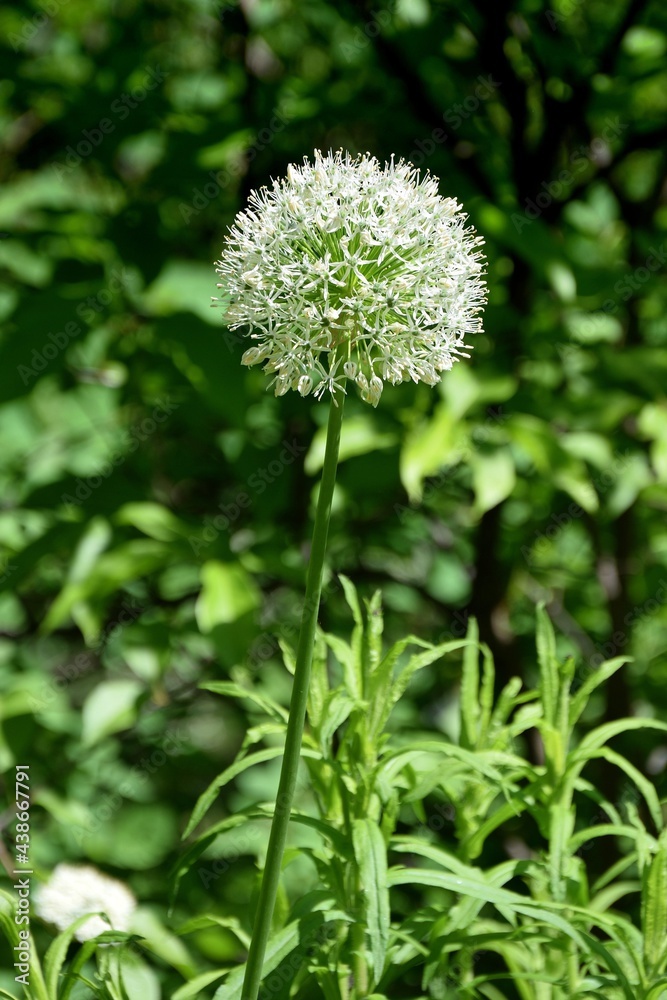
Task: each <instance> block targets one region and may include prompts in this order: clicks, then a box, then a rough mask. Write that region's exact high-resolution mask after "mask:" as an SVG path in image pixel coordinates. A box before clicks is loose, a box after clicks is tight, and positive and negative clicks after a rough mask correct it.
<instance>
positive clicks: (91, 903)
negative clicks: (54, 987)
mask: <svg viewBox="0 0 667 1000" xmlns="http://www.w3.org/2000/svg"><path fill="white" fill-rule="evenodd" d="M136 906H137V901H136V899H135V898H134V896H133V895H132V893H131V892H130V890H129V889H128V888H127V887H126V886H125V885H123V883H122V882H119V881H118V880H117V879H115V878H110V877H109V876H108V875H104V874H102V872H100V871H98V870H97V868H93V867H91V866H90V865H67V864H61V865H56V867H55V868H54V869H53V872H52V874H51V878H50V879H49V881H48V883H47V885H44V886H40V887H39V890H38V892H37V893H36V897H35V911H36V913H37V915H38V916H40V917H41V918H42V920H45V921H47V923H50V924H55V925H56V927H57V928H58V930H59V931H64V930H66V929H67V928H68V927H69V926H70V925H71V924H73V923H74V921H75V920H78V919H79V917H83V916H85V914H86V913H93V914H99V913H100V912H103V913H105V914H106V916H107V918H108V919H107V920H105V919H104V918H103V917H101V916H91V918H90V920H87V921H86V922H85V924H82V925H81V927H79V929H78V930H77V931H76V937H77V939H78V940H79V941H88V940H90V938H94V937H97V936H98V934H102V933H103V932H104V931H108V930H110V929H111V928H113V929H114V930H117V931H127V930H129V929H130V922H131V920H132V914H133V913H134V911H135V909H136Z"/></svg>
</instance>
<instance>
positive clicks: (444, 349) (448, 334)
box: [214, 151, 486, 406]
mask: <svg viewBox="0 0 667 1000" xmlns="http://www.w3.org/2000/svg"><path fill="white" fill-rule="evenodd" d="M466 219H467V216H466V215H465V214H464V213H463V211H462V209H461V206H460V205H459V204H458V203H457V202H456V201H455V200H454V199H453V198H442V197H440V195H439V194H438V181H437V179H436V178H435V177H432V176H430V175H429V174H426V175H425V176H423V177H422V176H421V175H420V173H419V171H417V170H416V169H415V168H414V167H413V166H412V165H411V164H409V163H405V162H404V161H403V160H401V161H400V162H398V163H397V162H395V161H394V159H393V158H392V160H391V163H385V165H384V167H381V166H380V164H379V162H378V161H377V159H375V157H372V156H370V155H369V154H364V155H362V156H358V157H355V158H352V157H350V155H349V154H345V155H343V154H342V153H340V152H338V153H335V154H332V153H329V154H328V155H327V156H322V154H321V153H320V152H319V151H316V153H315V162H314V163H310V162H309V161H308V160H307V159H304V164H303V166H302V167H296V166H293V165H290V166H289V167H288V168H287V177H286V178H285V179H282V180H277V181H274V182H273V186H272V187H271V188H262V189H261V190H259V191H255V192H253V193H252V194H251V196H250V199H249V207H248V208H247V209H245V211H243V212H240V213H239V215H238V216H237V218H236V220H235V222H234V225H233V226H232V228H231V230H230V232H229V234H228V236H227V237H226V240H225V245H224V248H223V252H222V256H221V259H220V260H219V261H218V262H217V263H216V271H217V273H218V275H219V277H220V282H219V284H218V288H220V289H222V292H221V295H220V297H219V298H217V299H214V303H217V302H220V303H221V304H222V305H223V307H224V308H225V310H226V312H225V321H226V323H227V325H228V326H229V327H230V329H237V328H245V329H246V330H247V331H248V333H249V336H250V338H251V339H252V340H253V341H254V344H253V346H251V347H249V349H248V350H247V351H246V352H245V354H244V355H243V358H242V361H243V363H244V364H246V365H255V364H259V363H261V362H264V370H265V371H266V372H268V373H270V374H272V375H273V379H272V383H271V384H272V385H273V386H274V387H275V393H276V395H277V396H281V395H283V394H284V393H285V392H287V391H288V390H289V389H296V390H297V391H298V392H299V393H301V395H302V396H307V395H308V394H309V393H310V392H313V393H314V394H315V396H317V397H320V396H322V395H323V394H324V393H325V392H326V391H329V392H331V393H332V394H333V395H334V399H335V394H336V393H337V392H338V391H343V392H344V391H345V384H346V381H347V380H348V379H350V380H354V381H355V382H356V384H357V386H358V387H359V390H360V392H361V396H362V398H363V399H364V400H365V401H366V402H369V403H371V404H373V406H376V405H377V403H378V401H379V399H380V394H381V392H382V389H383V386H384V384H385V382H391V383H392V384H396V383H398V382H403V381H407V380H409V379H412V380H413V381H414V382H426V383H427V384H428V385H435V384H436V383H437V382H438V381H439V380H440V377H441V373H442V372H444V371H448V370H449V369H450V368H451V367H452V364H453V362H454V361H456V360H458V358H459V357H460V356H461V355H463V356H466V357H467V355H466V354H465V350H464V349H465V348H466V347H467V346H469V345H467V344H466V343H465V338H466V336H467V335H468V334H472V333H477V332H479V331H480V330H481V317H480V313H481V311H482V309H483V307H484V304H485V302H486V285H485V282H484V279H483V268H484V261H483V257H482V253H481V251H480V249H479V247H480V245H481V244H482V243H483V240H482V239H481V238H480V237H478V236H476V235H475V232H474V230H473V229H472V228H471V227H466Z"/></svg>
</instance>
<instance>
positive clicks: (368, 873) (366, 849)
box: [352, 819, 390, 983]
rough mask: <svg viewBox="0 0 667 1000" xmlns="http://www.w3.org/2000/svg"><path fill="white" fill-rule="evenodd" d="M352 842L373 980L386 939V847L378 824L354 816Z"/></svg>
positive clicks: (381, 965)
mask: <svg viewBox="0 0 667 1000" xmlns="http://www.w3.org/2000/svg"><path fill="white" fill-rule="evenodd" d="M352 842H353V844H354V854H355V858H356V861H357V867H358V872H359V888H360V890H361V892H362V900H363V908H364V919H365V923H366V933H367V934H368V938H369V940H370V951H371V958H372V965H373V973H374V980H373V981H374V983H377V982H378V981H379V980H380V977H381V976H382V970H383V968H384V963H385V955H386V951H387V943H388V941H389V926H390V912H389V889H388V887H387V848H386V846H385V842H384V837H383V836H382V833H381V832H380V828H379V827H378V825H377V823H375V822H374V821H373V820H372V819H357V820H355V821H354V823H353V826H352Z"/></svg>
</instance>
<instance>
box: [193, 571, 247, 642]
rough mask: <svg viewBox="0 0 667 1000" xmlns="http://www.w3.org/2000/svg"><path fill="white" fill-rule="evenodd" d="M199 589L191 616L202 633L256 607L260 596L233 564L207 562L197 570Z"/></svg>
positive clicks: (234, 619)
mask: <svg viewBox="0 0 667 1000" xmlns="http://www.w3.org/2000/svg"><path fill="white" fill-rule="evenodd" d="M201 579H202V589H201V593H200V594H199V597H198V598H197V603H196V604H195V617H196V619H197V625H198V626H199V628H200V630H201V631H202V632H203V633H204V634H206V633H208V632H212V631H213V629H214V628H215V627H216V625H228V624H229V623H230V622H235V621H237V619H239V618H241V616H242V615H245V614H248V612H250V611H254V610H255V608H257V607H258V606H259V604H260V594H259V590H258V589H257V586H256V584H255V583H254V581H253V579H252V577H251V576H249V574H248V573H246V571H245V570H244V569H243V567H242V566H239V565H238V564H237V563H221V562H218V561H216V560H210V561H209V562H207V563H204V565H203V566H202V570H201Z"/></svg>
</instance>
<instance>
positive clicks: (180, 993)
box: [171, 969, 226, 1000]
mask: <svg viewBox="0 0 667 1000" xmlns="http://www.w3.org/2000/svg"><path fill="white" fill-rule="evenodd" d="M224 975H226V971H225V969H215V970H214V971H213V972H202V973H201V974H200V975H199V976H195V978H194V979H191V980H190V982H189V983H186V984H185V986H181V987H179V989H177V990H176V992H175V993H172V995H171V1000H196V998H197V997H199V996H201V993H202V990H205V989H206V987H207V986H210V985H211V983H215V982H216V981H217V980H218V979H222V977H223V976H224Z"/></svg>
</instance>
